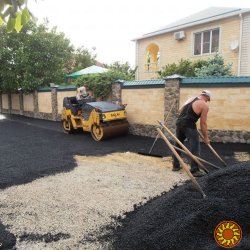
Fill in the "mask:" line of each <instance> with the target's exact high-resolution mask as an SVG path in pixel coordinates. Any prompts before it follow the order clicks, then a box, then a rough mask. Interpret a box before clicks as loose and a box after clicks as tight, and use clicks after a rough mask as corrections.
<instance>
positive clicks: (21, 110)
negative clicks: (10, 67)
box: [19, 90, 23, 115]
mask: <svg viewBox="0 0 250 250" xmlns="http://www.w3.org/2000/svg"><path fill="white" fill-rule="evenodd" d="M19 106H20V115H23V91H22V90H19Z"/></svg>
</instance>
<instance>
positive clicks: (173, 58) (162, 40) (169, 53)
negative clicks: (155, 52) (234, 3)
mask: <svg viewBox="0 0 250 250" xmlns="http://www.w3.org/2000/svg"><path fill="white" fill-rule="evenodd" d="M214 28H220V49H219V53H220V54H221V55H222V57H223V58H224V61H225V64H228V63H232V70H233V73H234V74H236V75H237V73H238V55H239V52H234V51H232V50H231V49H230V47H229V46H230V43H231V42H233V41H235V40H238V41H239V38H240V18H239V17H238V16H237V17H231V18H228V19H223V20H220V21H214V22H210V23H207V24H202V25H197V26H194V27H190V28H185V29H182V30H184V31H185V35H186V37H185V39H184V40H180V41H177V40H175V39H174V32H170V33H166V34H163V35H158V36H154V37H150V38H145V39H141V40H138V41H137V53H138V54H137V65H138V74H137V77H138V79H137V80H144V79H153V78H156V77H157V74H156V73H154V72H147V71H146V70H145V69H144V67H145V63H146V57H145V55H146V49H147V47H148V45H149V44H151V43H154V44H156V45H157V46H158V47H159V51H160V61H159V67H158V69H161V68H162V67H164V66H165V65H167V64H171V63H178V62H179V61H180V60H181V59H190V60H191V61H193V60H198V59H204V60H207V59H208V58H209V57H211V56H213V55H214V54H209V55H202V56H194V55H193V33H194V32H199V31H205V30H208V29H214Z"/></svg>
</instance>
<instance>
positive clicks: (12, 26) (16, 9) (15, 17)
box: [0, 0, 32, 32]
mask: <svg viewBox="0 0 250 250" xmlns="http://www.w3.org/2000/svg"><path fill="white" fill-rule="evenodd" d="M31 17H32V14H31V13H30V11H29V10H28V8H27V0H1V1H0V26H1V25H3V24H4V23H6V24H7V31H8V32H12V31H16V32H20V30H21V29H22V28H23V26H24V25H26V24H27V23H28V22H29V21H30V18H31Z"/></svg>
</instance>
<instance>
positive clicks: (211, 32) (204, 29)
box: [192, 27, 221, 56]
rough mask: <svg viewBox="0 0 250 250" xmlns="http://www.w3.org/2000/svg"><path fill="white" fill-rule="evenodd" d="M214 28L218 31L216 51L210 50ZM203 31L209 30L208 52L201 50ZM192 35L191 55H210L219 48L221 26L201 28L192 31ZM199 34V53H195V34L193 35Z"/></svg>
mask: <svg viewBox="0 0 250 250" xmlns="http://www.w3.org/2000/svg"><path fill="white" fill-rule="evenodd" d="M215 30H218V31H219V38H218V50H217V51H214V52H211V50H212V37H213V35H212V34H213V31H215ZM205 32H209V33H210V39H209V52H207V53H204V52H203V46H204V44H203V38H204V33H205ZM192 33H193V34H192V37H193V46H192V55H193V56H206V55H211V54H215V53H216V52H219V50H220V38H221V28H220V27H214V28H203V29H201V30H197V31H193V32H192ZM198 34H200V35H201V42H200V51H201V52H200V54H195V47H196V46H195V40H196V39H195V38H196V36H195V35H198Z"/></svg>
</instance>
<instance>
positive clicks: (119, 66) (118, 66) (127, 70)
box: [107, 61, 137, 80]
mask: <svg viewBox="0 0 250 250" xmlns="http://www.w3.org/2000/svg"><path fill="white" fill-rule="evenodd" d="M107 67H108V68H109V69H111V70H114V71H118V72H122V73H124V74H125V75H126V76H128V77H129V80H134V79H135V72H136V69H137V67H135V68H134V69H133V68H131V66H130V64H129V63H128V62H125V63H120V62H118V61H116V62H114V63H113V64H110V65H107Z"/></svg>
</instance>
